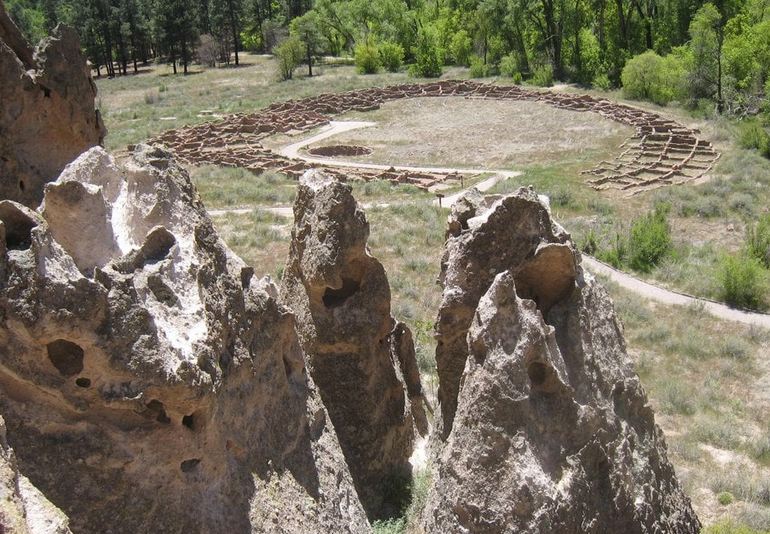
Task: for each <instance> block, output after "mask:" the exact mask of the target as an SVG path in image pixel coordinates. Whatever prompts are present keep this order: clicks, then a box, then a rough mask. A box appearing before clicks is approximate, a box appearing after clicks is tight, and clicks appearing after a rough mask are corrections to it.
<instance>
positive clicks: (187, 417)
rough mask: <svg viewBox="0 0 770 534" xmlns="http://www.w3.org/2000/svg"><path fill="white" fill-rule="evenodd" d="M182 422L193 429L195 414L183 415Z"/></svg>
mask: <svg viewBox="0 0 770 534" xmlns="http://www.w3.org/2000/svg"><path fill="white" fill-rule="evenodd" d="M182 424H183V425H184V426H186V427H187V428H189V429H190V430H195V414H190V415H185V416H184V417H182Z"/></svg>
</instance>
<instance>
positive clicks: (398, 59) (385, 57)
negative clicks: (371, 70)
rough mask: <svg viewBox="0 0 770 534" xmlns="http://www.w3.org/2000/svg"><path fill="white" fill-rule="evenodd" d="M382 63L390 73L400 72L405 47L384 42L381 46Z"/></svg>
mask: <svg viewBox="0 0 770 534" xmlns="http://www.w3.org/2000/svg"><path fill="white" fill-rule="evenodd" d="M379 51H380V63H382V66H383V67H385V70H387V71H388V72H398V70H399V69H400V68H401V64H402V63H403V62H404V47H402V46H401V45H400V44H398V43H391V42H384V43H381V44H380V46H379Z"/></svg>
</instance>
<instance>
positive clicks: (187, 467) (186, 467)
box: [179, 458, 201, 473]
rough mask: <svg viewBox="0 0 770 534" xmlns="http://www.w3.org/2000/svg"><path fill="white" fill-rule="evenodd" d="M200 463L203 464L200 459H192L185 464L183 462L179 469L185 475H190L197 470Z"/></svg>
mask: <svg viewBox="0 0 770 534" xmlns="http://www.w3.org/2000/svg"><path fill="white" fill-rule="evenodd" d="M200 463H201V461H200V458H191V459H189V460H185V461H184V462H182V463H181V464H180V466H179V468H180V469H181V470H182V472H183V473H189V472H191V471H194V470H195V469H197V467H198V464H200Z"/></svg>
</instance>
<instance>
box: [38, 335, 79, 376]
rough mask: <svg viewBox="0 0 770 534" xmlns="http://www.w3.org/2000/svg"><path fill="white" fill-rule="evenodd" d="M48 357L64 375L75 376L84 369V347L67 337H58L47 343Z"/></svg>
mask: <svg viewBox="0 0 770 534" xmlns="http://www.w3.org/2000/svg"><path fill="white" fill-rule="evenodd" d="M46 349H47V350H48V359H49V360H51V363H52V364H53V366H54V367H56V370H57V371H59V373H60V374H61V375H63V376H75V375H77V374H80V373H81V372H82V371H83V349H81V348H80V346H79V345H77V344H76V343H73V342H71V341H67V340H66V339H57V340H56V341H52V342H51V343H49V344H48V345H46Z"/></svg>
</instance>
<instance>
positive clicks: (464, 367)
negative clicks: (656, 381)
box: [422, 189, 700, 533]
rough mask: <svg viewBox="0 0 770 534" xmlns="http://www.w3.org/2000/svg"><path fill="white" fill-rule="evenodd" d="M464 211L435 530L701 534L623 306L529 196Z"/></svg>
mask: <svg viewBox="0 0 770 534" xmlns="http://www.w3.org/2000/svg"><path fill="white" fill-rule="evenodd" d="M456 206H457V209H456V210H454V211H453V213H452V215H451V216H450V232H451V233H450V237H449V239H448V241H447V245H446V254H445V258H444V262H445V263H444V265H443V272H442V280H443V283H444V301H443V302H442V307H441V312H440V315H439V322H438V324H437V329H438V334H439V347H438V349H437V358H438V357H443V358H444V360H439V362H438V363H439V364H441V362H442V361H444V363H445V365H443V369H442V367H440V368H439V373H440V374H439V379H440V388H441V389H442V397H441V399H442V404H441V410H442V415H443V421H444V424H445V427H444V428H443V430H444V439H445V441H443V442H439V443H438V444H434V450H435V451H436V452H437V459H436V462H435V466H434V473H435V479H434V483H433V486H432V489H431V491H430V494H429V496H428V501H427V505H426V506H425V509H424V512H423V516H422V526H423V528H424V530H425V532H473V533H482V532H483V533H493V532H494V533H498V532H499V533H503V532H511V533H513V532H532V533H549V532H590V533H603V532H624V533H649V532H674V533H695V532H699V531H700V523H699V521H698V519H697V517H696V516H695V513H694V512H693V510H692V507H691V505H690V501H689V499H688V498H687V497H686V496H685V495H684V493H683V492H682V490H681V488H680V485H679V482H678V480H677V478H676V475H675V473H674V469H673V467H672V465H671V464H670V463H669V461H668V459H667V455H666V445H665V441H664V439H663V434H662V432H661V430H660V429H659V428H658V426H657V425H656V424H655V420H654V414H653V412H652V409H651V408H650V406H649V403H648V402H647V398H646V395H645V393H644V391H643V389H642V387H641V384H640V382H639V379H638V377H637V376H636V375H635V374H634V372H633V370H632V364H631V361H630V359H629V357H628V355H627V353H626V347H625V342H624V340H623V329H622V326H621V324H620V322H619V321H618V318H617V317H616V315H615V312H614V310H613V306H612V302H611V301H610V299H609V297H608V296H607V294H606V292H605V291H604V289H603V288H602V287H601V286H600V285H599V284H598V283H597V282H596V281H595V280H594V279H593V278H591V277H590V275H587V274H585V273H583V272H582V269H581V268H580V267H579V265H580V261H579V259H580V258H579V253H578V252H577V251H576V249H575V247H574V245H573V244H572V242H571V240H570V238H569V236H568V235H567V233H566V232H565V231H564V230H563V229H561V228H560V227H558V225H556V224H555V223H553V222H552V221H551V218H550V215H549V213H548V209H547V207H546V206H545V205H543V204H542V203H541V201H540V200H539V199H538V197H537V196H536V195H535V194H534V193H533V192H532V191H531V190H528V189H520V190H519V191H517V192H516V193H514V194H512V195H509V196H506V197H492V198H482V197H480V195H475V196H470V197H468V198H466V199H465V201H464V202H461V203H458V205H456ZM469 312H470V315H469ZM449 342H451V352H448V351H447V349H448V348H449V345H450V343H449ZM463 347H464V348H463ZM449 357H451V365H446V363H447V361H448V360H447V358H449ZM450 392H452V393H453V394H454V395H455V396H451V395H449V393H450ZM448 400H456V405H455V404H448ZM447 408H450V409H447Z"/></svg>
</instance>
